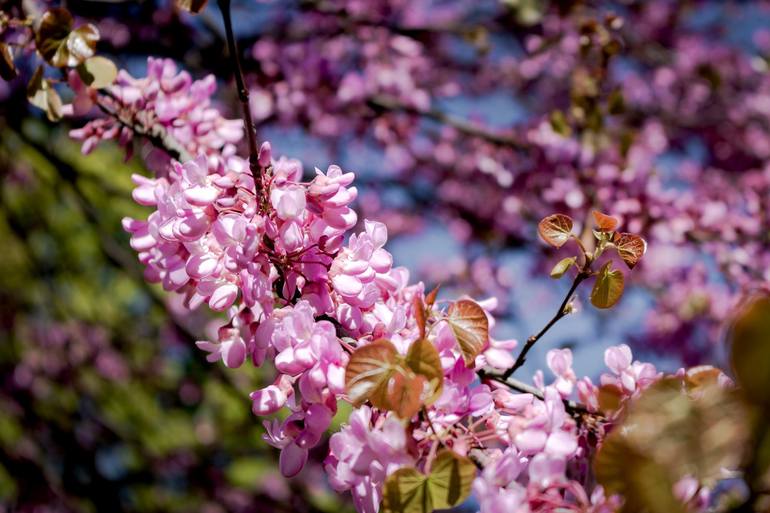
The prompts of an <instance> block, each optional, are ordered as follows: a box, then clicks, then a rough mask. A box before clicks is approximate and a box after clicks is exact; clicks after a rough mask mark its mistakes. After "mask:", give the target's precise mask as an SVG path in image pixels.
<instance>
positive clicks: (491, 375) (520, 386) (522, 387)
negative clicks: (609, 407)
mask: <svg viewBox="0 0 770 513" xmlns="http://www.w3.org/2000/svg"><path fill="white" fill-rule="evenodd" d="M478 375H479V378H480V379H481V380H484V379H491V380H493V381H497V382H498V383H502V384H503V385H505V386H507V387H508V388H510V389H511V390H515V391H517V392H521V393H522V394H532V395H533V396H535V397H537V398H538V399H540V400H541V401H544V400H545V396H544V395H543V392H541V391H540V389H538V388H535V387H533V386H532V385H528V384H526V383H524V382H523V381H519V380H518V379H515V378H511V377H508V378H506V377H503V376H502V375H500V374H496V373H495V372H494V371H492V370H490V369H482V370H480V371H478ZM563 402H564V408H565V409H566V410H567V411H568V412H569V413H571V414H579V415H584V414H589V415H596V416H601V413H599V412H591V411H589V410H588V408H586V406H585V405H583V404H580V403H578V402H575V401H569V400H567V399H565V400H564V401H563Z"/></svg>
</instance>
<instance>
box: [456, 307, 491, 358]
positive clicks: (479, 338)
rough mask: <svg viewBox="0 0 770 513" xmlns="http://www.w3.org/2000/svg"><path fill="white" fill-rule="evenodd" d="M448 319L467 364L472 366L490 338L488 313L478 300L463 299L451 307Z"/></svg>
mask: <svg viewBox="0 0 770 513" xmlns="http://www.w3.org/2000/svg"><path fill="white" fill-rule="evenodd" d="M446 320H447V322H448V323H449V327H450V328H451V329H452V333H453V334H454V336H455V339H456V340H457V344H458V345H459V346H460V351H461V352H462V353H463V359H464V360H465V365H467V366H468V367H472V366H473V365H474V364H475V361H476V357H477V356H478V355H479V353H480V352H481V350H482V349H484V346H485V345H486V343H487V341H488V340H489V319H487V314H486V313H485V312H484V309H483V308H481V307H480V306H479V305H478V304H477V303H476V302H474V301H471V300H470V299H461V300H460V301H455V302H454V303H452V305H451V306H450V307H449V310H448V311H447V319H446Z"/></svg>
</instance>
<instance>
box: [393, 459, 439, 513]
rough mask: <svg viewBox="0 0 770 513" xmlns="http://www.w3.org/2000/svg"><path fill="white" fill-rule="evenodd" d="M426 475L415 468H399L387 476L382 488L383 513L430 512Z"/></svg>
mask: <svg viewBox="0 0 770 513" xmlns="http://www.w3.org/2000/svg"><path fill="white" fill-rule="evenodd" d="M429 486H430V485H429V484H428V476H426V475H425V474H421V473H420V472H418V471H417V469H415V468H400V469H398V470H396V471H395V472H393V473H392V474H391V475H389V476H388V479H387V480H386V481H385V486H384V487H383V490H382V512H383V513H431V512H432V511H433V509H434V508H433V501H432V498H431V495H430V492H429V490H428V487H429Z"/></svg>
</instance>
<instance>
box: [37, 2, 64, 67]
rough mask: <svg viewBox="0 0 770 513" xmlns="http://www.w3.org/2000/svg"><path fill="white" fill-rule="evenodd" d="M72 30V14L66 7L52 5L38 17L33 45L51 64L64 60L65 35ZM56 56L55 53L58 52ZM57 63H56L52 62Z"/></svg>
mask: <svg viewBox="0 0 770 513" xmlns="http://www.w3.org/2000/svg"><path fill="white" fill-rule="evenodd" d="M71 30H72V15H71V14H70V13H69V11H68V10H67V9H64V8H62V7H54V8H52V9H48V10H47V11H46V12H45V13H43V16H42V17H41V18H40V25H39V27H38V29H37V33H36V34H35V46H36V47H37V51H38V52H40V55H42V56H43V59H45V60H47V61H48V62H50V63H51V64H53V63H54V61H56V62H66V60H67V57H66V55H63V54H64V53H66V52H67V44H66V42H67V36H69V34H70V31H71ZM60 52H61V54H60V55H58V56H57V53H60ZM54 65H57V64H54Z"/></svg>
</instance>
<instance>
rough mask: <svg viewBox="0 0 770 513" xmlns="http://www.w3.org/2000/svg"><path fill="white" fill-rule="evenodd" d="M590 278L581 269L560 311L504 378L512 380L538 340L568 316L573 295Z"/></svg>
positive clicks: (527, 343) (522, 353) (530, 341)
mask: <svg viewBox="0 0 770 513" xmlns="http://www.w3.org/2000/svg"><path fill="white" fill-rule="evenodd" d="M589 276H590V271H589V270H587V269H586V268H583V269H581V270H580V271H579V272H578V274H577V276H575V280H574V281H573V282H572V286H571V287H570V288H569V291H568V292H567V295H566V296H565V297H564V300H563V301H562V302H561V305H560V306H559V309H558V310H557V311H556V314H554V316H553V317H552V318H551V320H550V321H548V323H547V324H546V325H545V326H544V327H543V329H541V330H540V331H539V332H538V333H537V334H535V335H532V336H531V337H529V338H528V339H527V342H526V343H525V344H524V347H523V348H522V350H521V352H520V353H519V356H518V357H516V361H515V362H513V365H512V366H511V367H509V368H508V369H506V371H505V372H504V373H503V374H502V378H503V379H504V380H505V379H508V378H510V377H511V376H512V375H513V373H514V372H516V370H517V369H518V368H519V367H521V366H522V365H524V362H525V361H526V360H527V353H529V351H530V349H532V347H533V346H534V345H535V344H536V343H537V341H538V340H540V339H541V338H542V337H543V335H545V334H546V333H547V332H548V330H549V329H551V327H553V325H554V324H556V323H557V322H558V321H559V320H560V319H561V318H562V317H564V316H566V315H567V305H568V304H569V302H570V300H571V299H572V296H573V294H574V293H575V291H576V290H577V288H578V286H579V285H580V284H581V283H582V282H583V281H584V280H586V279H587V278H588V277H589Z"/></svg>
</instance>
